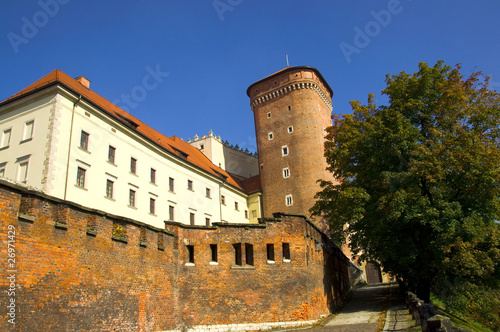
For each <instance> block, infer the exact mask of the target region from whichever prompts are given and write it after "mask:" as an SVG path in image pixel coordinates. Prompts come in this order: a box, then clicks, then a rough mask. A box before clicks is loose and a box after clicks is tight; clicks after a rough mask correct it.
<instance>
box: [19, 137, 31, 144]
mask: <svg viewBox="0 0 500 332" xmlns="http://www.w3.org/2000/svg"><path fill="white" fill-rule="evenodd" d="M32 140H33V137H30V138H26V139H23V140H22V141H21V142H19V144H23V143H26V142H29V141H32Z"/></svg>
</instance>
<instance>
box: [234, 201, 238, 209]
mask: <svg viewBox="0 0 500 332" xmlns="http://www.w3.org/2000/svg"><path fill="white" fill-rule="evenodd" d="M234 209H235V210H238V202H234Z"/></svg>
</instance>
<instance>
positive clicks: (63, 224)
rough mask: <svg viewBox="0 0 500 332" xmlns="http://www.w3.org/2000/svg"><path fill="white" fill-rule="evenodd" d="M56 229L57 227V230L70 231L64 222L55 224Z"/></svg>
mask: <svg viewBox="0 0 500 332" xmlns="http://www.w3.org/2000/svg"><path fill="white" fill-rule="evenodd" d="M54 227H55V228H59V229H64V230H66V229H68V224H65V223H62V222H59V221H56V222H55V223H54Z"/></svg>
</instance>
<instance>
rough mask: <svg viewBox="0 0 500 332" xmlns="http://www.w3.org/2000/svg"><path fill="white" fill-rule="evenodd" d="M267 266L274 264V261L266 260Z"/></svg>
mask: <svg viewBox="0 0 500 332" xmlns="http://www.w3.org/2000/svg"><path fill="white" fill-rule="evenodd" d="M267 264H276V261H270V260H267Z"/></svg>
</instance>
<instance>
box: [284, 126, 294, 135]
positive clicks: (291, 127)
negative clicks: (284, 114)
mask: <svg viewBox="0 0 500 332" xmlns="http://www.w3.org/2000/svg"><path fill="white" fill-rule="evenodd" d="M286 131H287V133H289V134H291V133H293V126H288V128H287V129H286Z"/></svg>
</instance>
